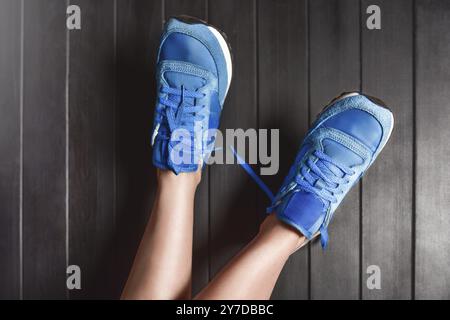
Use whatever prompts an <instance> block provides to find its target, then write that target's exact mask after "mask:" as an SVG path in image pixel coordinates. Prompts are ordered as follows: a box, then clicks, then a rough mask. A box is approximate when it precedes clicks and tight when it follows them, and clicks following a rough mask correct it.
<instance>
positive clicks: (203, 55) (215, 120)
mask: <svg viewBox="0 0 450 320" xmlns="http://www.w3.org/2000/svg"><path fill="white" fill-rule="evenodd" d="M231 76H232V65H231V50H230V48H229V46H228V44H227V42H226V37H225V35H224V34H223V33H221V32H220V31H219V30H217V29H216V28H214V27H212V26H210V25H207V24H206V23H205V22H203V21H201V20H198V19H196V18H191V17H187V16H181V17H175V18H171V19H169V21H168V22H167V23H166V24H165V27H164V32H163V34H162V37H161V44H160V46H159V51H158V58H157V72H156V78H157V90H158V98H157V102H156V110H155V118H154V123H153V134H152V146H153V164H154V165H155V166H156V167H158V168H161V169H166V170H172V171H173V172H175V173H176V174H178V173H180V172H193V171H197V169H198V166H199V165H202V163H204V162H206V160H207V159H208V158H209V156H210V153H211V151H212V150H213V148H214V140H215V130H216V129H217V128H218V127H219V120H220V114H221V111H222V107H223V103H224V101H225V97H226V95H227V92H228V89H229V88H230V83H231Z"/></svg>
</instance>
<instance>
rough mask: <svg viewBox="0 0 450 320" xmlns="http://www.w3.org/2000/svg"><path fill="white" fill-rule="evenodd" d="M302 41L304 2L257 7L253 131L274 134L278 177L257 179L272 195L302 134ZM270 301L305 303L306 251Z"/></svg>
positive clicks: (263, 202) (267, 2) (270, 1)
mask: <svg viewBox="0 0 450 320" xmlns="http://www.w3.org/2000/svg"><path fill="white" fill-rule="evenodd" d="M307 37H308V19H307V1H297V0H293V1H291V0H289V1H274V0H263V1H258V96H259V103H258V108H259V110H258V115H259V124H258V126H259V128H262V129H279V130H280V141H279V142H280V143H279V150H280V154H279V158H280V168H279V171H278V173H277V174H276V175H274V176H265V177H263V178H264V180H265V181H266V182H267V183H268V185H269V186H270V188H271V189H272V190H274V191H275V190H278V189H279V187H280V185H281V183H282V181H283V179H284V176H286V174H287V172H288V171H289V168H290V166H291V165H292V161H293V159H294V158H295V155H296V152H297V150H298V147H299V145H300V142H301V140H302V139H303V137H304V135H305V133H306V130H307V129H308V114H309V112H308V56H307V54H308V38H307ZM269 150H270V148H269ZM259 195H260V196H259V198H260V201H259V202H260V207H259V210H260V212H261V214H263V213H264V212H265V206H268V205H269V202H268V200H267V198H266V197H265V195H264V194H262V193H260V194H259ZM272 298H274V299H307V298H308V250H307V248H305V249H303V250H301V251H299V252H297V253H295V254H294V255H293V256H291V258H290V259H289V260H288V262H287V264H286V266H285V268H284V269H283V272H282V273H281V275H280V278H279V280H278V282H277V285H276V287H275V290H274V292H273V296H272Z"/></svg>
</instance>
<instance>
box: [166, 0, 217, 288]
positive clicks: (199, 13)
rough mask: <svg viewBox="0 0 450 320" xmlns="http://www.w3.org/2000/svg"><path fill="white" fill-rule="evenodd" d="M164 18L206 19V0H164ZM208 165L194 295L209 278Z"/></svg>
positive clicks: (199, 204)
mask: <svg viewBox="0 0 450 320" xmlns="http://www.w3.org/2000/svg"><path fill="white" fill-rule="evenodd" d="M164 10H165V19H166V20H167V19H168V18H169V17H171V16H177V15H189V16H192V17H197V18H199V19H202V20H207V19H208V6H207V1H206V0H194V1H193V0H166V1H165V7H164ZM208 224H209V167H208V168H205V169H204V170H203V173H202V181H201V183H200V185H199V187H198V189H197V192H196V195H195V208H194V244H193V257H192V259H193V260H192V296H195V295H196V294H197V293H198V292H199V291H200V290H201V289H202V288H203V287H204V286H206V284H207V283H208V280H209V268H208V266H209V257H208V234H209V228H208Z"/></svg>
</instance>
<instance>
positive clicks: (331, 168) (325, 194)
mask: <svg viewBox="0 0 450 320" xmlns="http://www.w3.org/2000/svg"><path fill="white" fill-rule="evenodd" d="M230 148H231V150H232V151H233V153H234V155H235V156H236V158H237V160H238V163H239V164H240V165H241V166H242V168H243V169H244V170H245V171H246V172H247V173H248V174H249V175H250V176H251V177H252V178H253V179H254V180H255V182H256V183H257V185H258V186H259V187H260V188H261V189H262V190H263V191H264V192H265V193H266V194H267V196H268V197H269V198H270V200H271V201H272V206H270V207H269V208H268V211H272V209H274V208H275V207H276V206H277V205H278V204H279V203H280V200H281V199H282V198H283V197H284V196H286V195H287V194H289V193H291V192H297V191H301V190H303V191H306V192H310V193H313V194H315V195H316V196H317V197H318V198H319V199H321V201H322V202H323V203H324V204H325V206H326V207H327V213H326V216H325V219H324V221H323V223H322V225H321V226H320V228H319V230H320V238H321V244H322V247H323V248H325V247H326V246H327V243H328V231H327V228H328V224H329V223H330V220H331V214H330V210H328V207H329V206H330V205H331V204H332V203H337V201H338V200H337V198H336V195H338V194H342V193H343V191H342V190H340V186H341V184H348V183H350V180H349V179H348V176H351V175H353V174H355V171H354V170H353V169H351V168H350V167H348V166H346V165H344V164H342V163H339V162H337V161H335V160H334V159H333V158H331V157H329V156H328V155H327V154H325V153H323V152H322V151H320V150H315V151H314V152H313V153H312V154H311V155H310V156H309V157H308V158H307V159H306V161H305V163H304V164H305V165H304V166H302V168H301V169H300V171H299V173H298V174H297V175H296V176H295V179H294V181H295V186H292V187H290V188H289V191H288V192H286V193H284V194H282V196H281V197H279V198H275V197H274V195H273V193H272V192H271V191H270V189H269V188H268V187H267V185H266V184H265V183H264V182H263V181H262V180H261V178H260V177H259V176H258V175H257V174H256V173H255V172H254V171H253V169H252V168H251V167H250V165H248V164H247V163H246V162H245V161H244V160H243V159H242V158H241V157H240V156H239V155H238V154H237V152H236V151H235V150H234V149H233V147H231V146H230Z"/></svg>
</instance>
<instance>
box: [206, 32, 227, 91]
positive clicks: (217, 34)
mask: <svg viewBox="0 0 450 320" xmlns="http://www.w3.org/2000/svg"><path fill="white" fill-rule="evenodd" d="M208 29H209V30H210V31H211V32H212V34H213V35H214V37H216V39H217V41H218V42H219V45H220V48H221V49H222V52H223V55H224V57H225V63H226V65H227V80H228V81H227V88H226V90H225V95H226V94H227V93H228V89H230V84H231V78H232V77H233V64H232V61H231V52H230V49H229V47H228V44H227V41H226V40H225V39H224V37H223V36H222V35H221V34H220V32H219V31H217V29H216V28H214V27H211V26H208Z"/></svg>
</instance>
